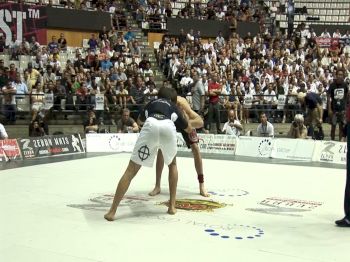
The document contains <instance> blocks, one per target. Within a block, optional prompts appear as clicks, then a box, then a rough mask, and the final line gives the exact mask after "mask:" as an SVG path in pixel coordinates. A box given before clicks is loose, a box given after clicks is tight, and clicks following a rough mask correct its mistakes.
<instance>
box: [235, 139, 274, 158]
mask: <svg viewBox="0 0 350 262" xmlns="http://www.w3.org/2000/svg"><path fill="white" fill-rule="evenodd" d="M273 143H274V139H273V138H270V137H253V136H241V137H239V139H237V149H236V155H239V156H251V157H263V158H268V157H270V155H271V150H272V148H273Z"/></svg>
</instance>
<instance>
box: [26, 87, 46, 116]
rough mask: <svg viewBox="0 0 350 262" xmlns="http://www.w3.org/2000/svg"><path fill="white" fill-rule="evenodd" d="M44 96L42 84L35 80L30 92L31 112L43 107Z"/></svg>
mask: <svg viewBox="0 0 350 262" xmlns="http://www.w3.org/2000/svg"><path fill="white" fill-rule="evenodd" d="M44 96H45V93H44V92H43V88H42V85H41V84H40V83H39V82H37V83H36V84H35V85H34V86H33V89H32V91H31V93H30V99H31V105H32V108H31V110H32V112H39V111H41V110H42V109H43V108H44V101H45V100H44Z"/></svg>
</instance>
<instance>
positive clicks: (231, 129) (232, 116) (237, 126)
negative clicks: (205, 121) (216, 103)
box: [222, 109, 243, 137]
mask: <svg viewBox="0 0 350 262" xmlns="http://www.w3.org/2000/svg"><path fill="white" fill-rule="evenodd" d="M242 130H243V127H242V125H241V122H239V120H238V119H237V115H236V112H235V111H234V110H232V109H231V110H229V111H228V121H227V122H226V123H225V124H224V127H223V128H222V132H223V133H224V134H226V135H232V136H233V137H239V136H240V134H241V133H240V132H241V131H242Z"/></svg>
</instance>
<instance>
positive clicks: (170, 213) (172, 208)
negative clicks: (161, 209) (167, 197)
mask: <svg viewBox="0 0 350 262" xmlns="http://www.w3.org/2000/svg"><path fill="white" fill-rule="evenodd" d="M176 212H177V210H176V208H175V207H169V208H168V214H169V215H175V214H176Z"/></svg>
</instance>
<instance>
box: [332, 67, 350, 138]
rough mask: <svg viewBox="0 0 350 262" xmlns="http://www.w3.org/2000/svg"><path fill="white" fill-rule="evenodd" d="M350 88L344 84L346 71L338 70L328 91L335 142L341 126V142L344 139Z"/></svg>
mask: <svg viewBox="0 0 350 262" xmlns="http://www.w3.org/2000/svg"><path fill="white" fill-rule="evenodd" d="M348 92H349V87H348V85H347V84H346V83H345V82H344V70H343V69H338V70H337V72H336V79H335V80H334V81H333V82H332V83H331V84H330V86H329V89H328V116H329V119H330V122H331V126H332V127H331V139H332V140H335V129H336V127H337V124H339V141H340V140H341V138H342V137H343V133H342V132H343V129H344V125H345V123H346V119H345V106H346V101H347V99H348Z"/></svg>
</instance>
